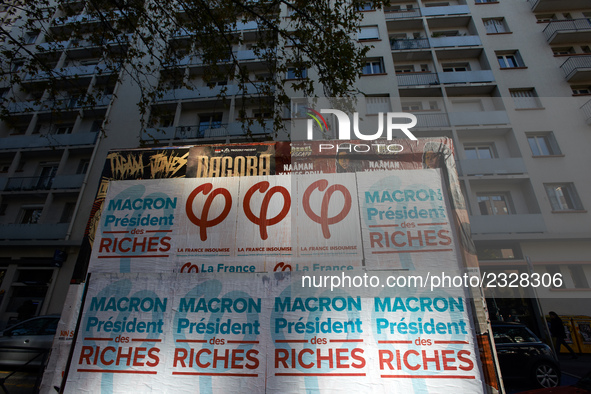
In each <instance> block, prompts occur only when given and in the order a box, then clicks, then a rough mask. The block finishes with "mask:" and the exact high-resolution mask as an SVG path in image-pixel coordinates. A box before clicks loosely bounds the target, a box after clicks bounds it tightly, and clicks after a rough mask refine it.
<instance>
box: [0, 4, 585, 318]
mask: <svg viewBox="0 0 591 394" xmlns="http://www.w3.org/2000/svg"><path fill="white" fill-rule="evenodd" d="M68 5H69V7H71V8H73V9H75V10H77V11H79V15H77V16H73V17H69V18H64V17H63V15H64V13H63V11H60V8H59V7H58V8H57V10H56V11H55V14H54V15H53V17H52V18H50V19H49V20H48V21H47V31H49V32H55V33H56V35H57V33H60V32H61V33H63V32H64V31H67V29H68V26H74V25H75V26H78V27H80V26H84V27H85V28H88V29H92V28H93V27H97V26H100V20H97V19H96V18H92V17H85V15H86V12H87V7H86V6H85V4H84V2H82V1H70V2H68ZM279 12H281V15H282V18H283V19H282V20H283V23H285V24H289V15H290V12H292V11H291V10H290V9H288V7H284V8H282V9H281V10H280V11H279ZM359 12H360V13H363V22H362V24H361V25H362V26H361V30H360V32H359V33H358V36H357V39H358V43H359V45H371V46H372V48H371V49H370V51H369V52H368V55H367V62H366V64H365V67H364V68H363V72H362V75H361V77H360V78H359V80H358V82H357V84H356V86H355V87H356V88H358V89H359V91H361V92H363V94H364V96H365V100H364V101H363V102H364V108H359V109H358V110H359V111H360V112H361V113H362V115H364V116H366V117H371V115H377V114H378V113H379V112H388V111H403V112H410V113H413V114H415V115H416V116H417V119H418V124H417V126H416V127H415V128H413V132H414V134H415V135H416V136H417V137H435V136H446V137H450V138H452V139H453V141H454V144H455V148H456V150H455V158H456V160H457V168H458V172H459V177H460V183H461V186H462V188H463V192H464V194H465V197H466V201H467V202H468V209H469V213H470V221H471V225H472V237H473V239H474V242H475V244H476V248H477V253H478V256H479V260H480V264H481V270H482V271H486V272H494V273H528V272H531V270H532V269H533V271H534V272H537V273H539V274H544V273H548V274H551V275H555V274H561V275H562V278H563V283H562V284H560V285H558V286H550V287H547V288H539V289H538V290H537V293H534V292H531V291H529V290H526V289H505V288H497V289H492V290H490V291H489V292H488V293H487V297H488V300H489V307H491V306H492V307H493V308H492V309H494V312H495V313H498V315H500V316H502V317H503V318H505V319H507V318H514V317H515V316H518V318H520V319H521V320H522V321H526V322H527V321H529V319H530V318H531V310H532V308H536V306H535V305H534V304H532V302H531V299H532V298H534V297H536V296H537V297H538V298H539V299H540V303H541V306H542V310H543V313H547V312H548V311H550V310H556V311H557V312H558V313H560V314H573V315H574V314H576V315H581V314H583V315H584V314H586V315H591V307H590V306H589V305H590V304H589V303H587V302H584V300H585V299H586V297H587V296H588V294H589V291H590V290H589V283H590V282H591V242H590V241H591V224H590V223H591V216H590V213H589V212H588V211H587V210H588V209H590V208H591V182H589V175H588V172H587V171H586V169H587V168H591V158H590V157H591V156H589V155H588V154H587V150H588V147H590V146H591V133H590V127H591V126H590V124H591V73H590V72H589V69H591V49H590V46H591V22H590V19H589V18H590V17H591V6H589V5H588V4H586V2H584V1H582V0H581V1H579V0H570V1H555V0H529V1H525V0H523V1H513V0H511V1H509V0H499V1H485V0H450V1H439V0H437V1H428V0H417V1H408V0H407V1H399V0H392V1H391V5H390V6H389V7H388V8H385V9H381V8H380V9H374V8H373V6H372V4H371V2H368V3H366V6H365V7H364V9H362V10H360V11H359ZM7 28H8V27H7ZM11 28H12V30H11V31H12V32H13V33H14V34H19V35H20V36H21V37H23V40H24V41H23V42H24V44H23V45H25V46H27V47H28V48H30V51H31V53H33V54H35V53H36V55H37V56H43V57H45V58H46V59H47V65H48V66H49V67H53V68H55V69H59V70H61V72H62V73H63V74H64V75H65V76H66V78H63V79H61V82H59V83H61V85H58V86H57V89H58V90H59V91H60V92H61V93H60V94H61V95H60V97H59V98H57V99H56V98H55V95H51V97H50V95H49V94H48V91H47V76H46V75H43V74H42V73H38V74H34V75H31V74H28V73H27V72H26V70H21V69H20V68H19V63H18V61H15V62H14V63H13V64H11V65H10V72H14V73H21V74H22V78H21V87H20V88H19V90H18V93H15V91H14V89H10V87H8V86H3V87H0V94H1V95H2V97H5V98H7V97H8V96H9V95H13V96H12V97H16V96H18V97H16V102H12V103H8V104H7V105H6V108H7V110H8V111H9V112H10V117H9V121H7V122H4V123H2V125H1V126H0V245H2V248H0V275H2V277H1V279H2V282H1V284H0V316H2V317H1V318H0V327H4V326H6V325H7V324H9V323H10V322H12V321H16V320H19V319H21V318H23V316H24V315H25V313H27V314H29V315H40V314H47V313H59V312H60V311H61V308H62V305H63V303H64V298H65V296H66V292H67V289H68V284H69V283H70V279H71V278H72V274H73V272H74V268H75V265H76V261H77V260H78V254H79V252H80V245H81V244H82V242H83V236H84V233H85V228H86V226H87V221H88V217H89V214H90V211H91V208H92V203H93V201H94V198H95V196H96V193H97V188H98V186H99V183H100V177H101V171H102V169H103V165H104V163H105V158H106V156H107V153H108V151H109V150H110V149H122V148H133V147H137V146H138V145H139V143H140V140H142V141H144V142H145V141H149V140H151V141H152V143H154V144H157V145H159V146H161V145H164V146H177V145H191V144H202V143H203V144H206V143H207V144H211V143H222V144H223V143H230V142H243V141H252V140H269V139H273V138H279V139H282V138H284V139H287V138H289V134H288V133H289V130H290V127H291V126H292V125H293V124H294V122H298V117H299V112H300V109H301V107H302V106H303V105H304V103H305V102H304V101H300V100H298V99H297V98H295V97H297V93H295V92H294V93H293V96H294V99H293V101H292V105H291V107H290V108H286V109H285V122H286V125H287V133H286V134H280V135H279V136H277V135H276V133H275V130H273V128H272V121H271V120H270V119H269V120H265V121H263V122H261V123H258V122H256V123H254V125H253V127H252V130H251V133H250V134H249V135H246V134H245V132H244V131H243V128H242V123H243V122H244V121H245V119H251V120H252V119H255V120H258V119H261V118H263V119H267V118H270V116H271V114H270V113H269V109H268V108H269V106H268V105H267V104H265V105H261V100H257V101H255V100H252V101H247V102H245V100H246V99H245V97H246V95H245V94H243V93H247V94H248V93H249V92H245V91H244V90H245V89H246V90H248V89H249V88H248V87H245V88H242V89H240V88H239V87H238V86H237V85H236V84H235V82H233V81H231V80H219V81H211V80H209V81H207V82H206V81H205V80H204V73H205V72H206V70H205V69H204V65H203V63H201V62H200V61H199V59H198V58H197V57H196V56H194V54H193V53H192V49H193V48H192V47H191V40H190V36H189V35H187V34H185V33H182V32H178V33H176V34H173V35H172V36H171V37H170V44H171V46H173V47H175V48H177V49H178V48H180V50H181V51H183V56H180V57H179V59H180V60H179V61H178V62H176V63H174V65H163V66H162V67H161V68H160V70H159V73H158V74H157V75H153V81H152V83H157V84H159V85H160V86H165V87H166V88H167V91H166V92H165V93H164V94H163V95H161V96H157V97H155V98H154V99H153V100H152V102H151V107H150V111H149V112H150V113H151V114H152V116H151V118H150V119H148V120H147V122H146V124H145V127H143V126H142V123H141V120H142V117H141V115H140V114H139V111H137V107H136V103H137V102H138V99H139V98H138V97H139V94H140V92H139V91H138V88H137V86H136V85H135V84H134V83H133V81H132V80H131V78H126V77H125V76H123V77H122V78H118V75H117V74H118V71H117V70H116V69H114V68H112V67H105V66H104V65H103V64H102V63H101V62H100V60H97V59H100V54H101V51H104V50H105V48H109V50H114V49H117V50H121V51H125V50H128V49H129V47H130V46H131V45H133V44H132V43H133V42H134V41H133V35H132V34H131V33H127V32H121V33H122V34H121V35H120V36H119V37H118V38H117V39H116V40H111V41H110V42H106V43H103V45H100V46H99V45H96V43H94V42H92V41H84V40H79V39H77V40H63V41H51V39H50V37H49V36H48V35H47V34H45V35H43V34H38V33H37V32H35V31H26V30H24V29H20V30H19V27H18V25H16V26H12V27H11ZM236 29H237V30H236V34H240V35H241V36H242V38H243V40H242V44H241V45H240V46H236V47H234V48H232V52H233V56H235V58H237V59H238V60H239V61H240V62H241V63H244V64H245V65H246V67H245V68H246V70H248V72H249V73H250V74H251V75H252V78H253V80H260V81H264V80H267V79H269V78H276V77H277V76H272V75H268V73H267V71H266V68H265V67H264V64H263V63H264V60H263V59H261V58H259V57H258V56H257V54H256V51H255V50H253V45H254V44H255V37H256V34H257V31H259V29H260V27H259V26H258V25H257V24H256V23H255V22H241V23H239V24H238V25H237V27H236ZM173 43H174V44H173ZM40 48H41V49H42V50H40ZM36 51H37V52H36ZM179 72H180V74H179ZM302 72H306V73H307V72H309V73H310V76H312V77H314V75H313V70H297V69H288V71H287V73H286V75H284V76H279V79H281V80H282V81H283V82H284V83H285V84H286V86H287V89H288V91H289V84H290V83H292V82H293V81H294V80H295V81H296V82H297V80H298V78H300V77H301V75H302V74H301V73H302ZM122 75H123V74H122ZM178 75H181V76H182V78H184V79H189V80H191V81H194V86H195V88H194V89H185V88H179V86H178V84H177V83H176V81H177V79H178ZM252 89H253V95H254V93H255V91H256V86H253V87H252ZM222 90H223V91H225V94H226V96H227V100H220V98H219V93H220V92H221V91H222ZM91 91H92V92H96V91H98V92H101V94H100V95H99V96H98V97H99V99H98V100H96V101H94V102H92V103H90V104H89V103H85V102H84V101H83V99H82V98H83V96H84V95H85V93H86V92H91ZM271 94H272V92H271ZM257 97H259V98H260V95H259V96H257ZM262 101H263V102H264V103H268V104H269V105H272V103H273V100H272V97H267V98H265V97H263V98H262ZM40 103H42V104H40ZM43 103H44V104H43ZM54 107H58V108H59V113H56V111H54V110H52V108H54ZM155 114H157V115H155ZM302 121H303V120H302ZM281 135H283V137H282V136H281ZM152 137H153V138H152ZM528 261H529V262H531V265H529V264H528ZM509 290H512V291H509ZM28 300H31V301H32V302H33V305H34V310H28V311H24V309H23V308H21V307H22V305H23V304H25V303H26V302H27V301H28ZM19 309H20V311H19Z"/></svg>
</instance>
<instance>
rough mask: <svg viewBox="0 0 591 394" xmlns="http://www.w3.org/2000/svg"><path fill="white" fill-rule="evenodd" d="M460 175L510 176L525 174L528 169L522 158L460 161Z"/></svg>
mask: <svg viewBox="0 0 591 394" xmlns="http://www.w3.org/2000/svg"><path fill="white" fill-rule="evenodd" d="M458 172H459V173H460V175H503V174H506V175H510V174H525V173H527V169H526V168H525V163H524V162H523V159H522V158H520V157H509V158H502V159H469V160H460V166H459V169H458Z"/></svg>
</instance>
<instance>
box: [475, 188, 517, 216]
mask: <svg viewBox="0 0 591 394" xmlns="http://www.w3.org/2000/svg"><path fill="white" fill-rule="evenodd" d="M477 200H478V207H479V208H480V214H481V215H491V216H492V215H494V216H499V215H509V214H511V209H510V206H509V195H508V194H505V193H495V194H479V195H477Z"/></svg>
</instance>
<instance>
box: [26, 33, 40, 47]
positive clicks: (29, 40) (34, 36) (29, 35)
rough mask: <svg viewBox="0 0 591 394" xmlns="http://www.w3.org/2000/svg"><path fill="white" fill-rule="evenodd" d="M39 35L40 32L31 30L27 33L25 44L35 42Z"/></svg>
mask: <svg viewBox="0 0 591 394" xmlns="http://www.w3.org/2000/svg"><path fill="white" fill-rule="evenodd" d="M38 36H39V32H36V31H29V32H27V33H26V34H25V44H34V43H35V41H37V37H38Z"/></svg>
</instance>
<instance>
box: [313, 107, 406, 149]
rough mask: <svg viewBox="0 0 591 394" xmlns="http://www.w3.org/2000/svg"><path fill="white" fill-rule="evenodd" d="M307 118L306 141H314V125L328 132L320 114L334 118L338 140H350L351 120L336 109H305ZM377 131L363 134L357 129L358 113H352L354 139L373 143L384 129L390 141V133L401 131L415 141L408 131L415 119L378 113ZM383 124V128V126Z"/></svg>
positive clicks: (399, 114) (403, 114)
mask: <svg viewBox="0 0 591 394" xmlns="http://www.w3.org/2000/svg"><path fill="white" fill-rule="evenodd" d="M306 110H307V111H308V112H307V116H308V117H310V119H308V121H307V125H306V126H307V138H308V140H313V139H314V131H313V130H314V123H316V124H317V125H318V127H319V128H320V131H322V132H323V133H326V132H328V124H327V122H326V120H325V119H324V117H323V116H322V114H332V115H334V117H335V118H336V121H337V124H338V136H337V139H339V140H351V119H350V117H349V115H347V114H346V113H345V112H343V111H340V110H338V109H321V110H320V112H318V111H316V110H314V109H312V108H309V107H306ZM377 116H378V129H377V131H376V132H375V133H374V134H364V133H363V132H362V131H361V130H360V128H359V113H358V112H354V113H353V122H352V123H353V135H354V139H360V140H363V141H375V140H377V139H380V138H382V134H383V133H384V128H385V129H386V139H387V140H392V132H393V131H394V130H401V131H402V132H403V133H404V134H405V135H406V137H408V138H409V139H411V140H413V141H416V140H417V137H415V136H414V134H413V133H412V132H411V131H410V130H409V129H411V128H412V127H414V126H416V124H417V117H416V116H415V115H413V114H410V113H407V112H386V113H383V112H380V113H378V115H377ZM404 119H407V120H410V122H407V123H398V122H400V120H404ZM384 124H385V126H384Z"/></svg>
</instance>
